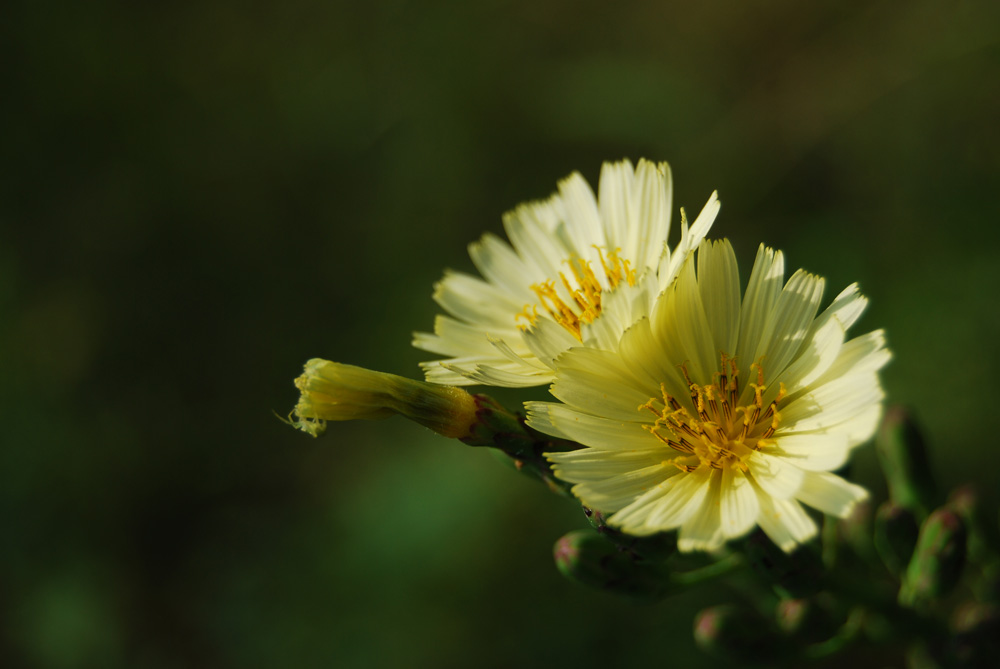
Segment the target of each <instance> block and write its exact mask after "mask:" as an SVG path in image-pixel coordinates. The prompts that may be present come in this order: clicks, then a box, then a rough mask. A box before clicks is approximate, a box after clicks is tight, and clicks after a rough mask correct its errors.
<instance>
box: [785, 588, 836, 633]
mask: <svg viewBox="0 0 1000 669" xmlns="http://www.w3.org/2000/svg"><path fill="white" fill-rule="evenodd" d="M835 609H836V602H834V601H832V598H831V597H829V596H826V593H820V594H819V595H817V596H815V597H810V598H809V599H782V600H781V601H780V602H778V606H777V607H776V608H775V610H774V616H775V622H776V623H777V625H778V629H779V630H781V631H782V632H783V633H785V634H787V635H789V636H795V637H796V638H797V639H798V640H800V641H802V642H804V643H817V642H819V641H823V640H825V639H827V638H829V637H830V636H831V635H833V634H834V633H836V631H837V629H838V627H839V625H838V623H837V620H836V616H835V613H834V611H835Z"/></svg>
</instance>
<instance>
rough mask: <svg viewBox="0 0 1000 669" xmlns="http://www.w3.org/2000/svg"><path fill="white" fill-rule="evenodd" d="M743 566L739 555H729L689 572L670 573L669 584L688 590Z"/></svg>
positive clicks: (742, 560) (743, 563) (744, 562)
mask: <svg viewBox="0 0 1000 669" xmlns="http://www.w3.org/2000/svg"><path fill="white" fill-rule="evenodd" d="M745 565H746V561H745V560H744V559H743V556H742V555H740V554H739V553H730V554H729V555H727V556H726V557H724V558H722V559H720V560H718V561H716V562H713V563H712V564H710V565H705V566H704V567H698V568H697V569H692V570H690V571H685V572H677V573H672V574H670V582H671V583H673V584H674V585H678V586H681V587H685V588H689V587H691V586H695V585H701V584H702V583H707V582H709V581H714V580H716V579H718V578H722V577H723V576H727V575H729V574H731V573H732V572H734V571H736V570H738V569H740V568H741V567H744V566H745Z"/></svg>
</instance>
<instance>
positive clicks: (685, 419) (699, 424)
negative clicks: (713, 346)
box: [639, 353, 786, 472]
mask: <svg viewBox="0 0 1000 669" xmlns="http://www.w3.org/2000/svg"><path fill="white" fill-rule="evenodd" d="M720 370H721V371H719V372H716V373H715V374H714V375H713V376H714V380H715V382H714V383H710V384H706V385H698V384H697V383H693V382H692V381H691V377H690V376H688V372H687V369H686V368H685V367H684V366H683V365H682V366H681V371H682V372H683V374H684V378H685V380H686V381H687V385H688V389H689V391H690V393H691V407H688V406H684V405H682V404H681V403H680V402H678V401H677V399H676V398H674V397H672V396H670V395H669V394H668V393H667V390H666V386H665V385H664V384H660V392H661V393H662V399H659V398H655V397H654V398H651V399H650V400H649V401H648V402H646V403H645V404H643V405H642V406H640V407H639V409H640V410H643V409H648V410H649V411H652V412H653V414H654V415H655V416H656V421H655V422H654V423H653V424H651V425H644V426H643V427H644V428H645V429H646V430H648V431H649V432H651V433H652V434H653V436H655V437H656V438H657V439H659V440H660V441H662V442H663V443H664V444H666V445H667V446H669V447H670V448H672V449H674V450H675V451H678V452H679V453H681V455H679V456H678V457H677V458H675V459H674V461H673V464H674V466H676V467H677V468H678V469H681V470H683V471H686V472H693V471H694V470H696V469H698V468H699V467H701V466H703V465H708V466H709V467H711V468H713V469H722V468H724V467H731V468H738V469H741V470H742V471H746V470H747V465H746V460H747V459H748V458H749V457H750V455H752V454H753V452H754V451H757V450H760V449H761V448H763V447H764V446H766V445H768V444H769V443H771V442H770V441H769V439H770V437H771V435H773V434H774V431H775V430H777V429H778V424H779V423H780V422H781V414H780V413H779V412H778V403H779V402H781V400H783V399H784V398H785V394H786V393H785V384H783V383H781V384H779V388H778V395H777V397H776V398H775V399H774V400H773V401H772V402H771V403H770V404H768V405H767V407H766V408H765V407H764V391H765V390H766V389H767V386H765V385H764V369H763V367H762V366H761V363H760V362H756V363H754V364H752V365H750V373H751V374H753V373H754V372H755V371H756V373H757V383H751V384H750V388H751V389H752V390H753V396H752V398H750V401H749V402H748V403H747V404H743V405H741V404H738V402H739V398H740V381H739V370H738V368H737V366H736V360H735V359H734V358H731V357H729V356H727V355H726V354H725V353H723V354H722V363H721V365H720ZM661 406H662V408H660V407H661ZM692 407H693V408H694V411H691V408H692Z"/></svg>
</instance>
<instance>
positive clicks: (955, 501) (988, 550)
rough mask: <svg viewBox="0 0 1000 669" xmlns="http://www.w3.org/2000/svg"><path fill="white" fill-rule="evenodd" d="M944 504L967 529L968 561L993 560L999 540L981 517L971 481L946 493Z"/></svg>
mask: <svg viewBox="0 0 1000 669" xmlns="http://www.w3.org/2000/svg"><path fill="white" fill-rule="evenodd" d="M946 506H947V507H948V508H949V509H951V510H952V511H954V512H955V513H957V514H958V515H959V516H961V517H962V520H964V521H965V527H966V529H967V530H968V531H969V562H973V563H976V564H984V563H989V562H992V561H993V556H994V555H995V554H996V552H997V551H996V550H995V549H997V548H1000V545H998V544H1000V542H998V537H997V534H996V532H995V531H994V530H993V528H992V527H990V526H989V524H988V523H987V522H986V519H985V518H983V509H982V503H981V500H980V495H979V490H978V489H977V487H976V486H975V484H972V483H966V484H965V485H961V486H959V487H957V488H955V489H954V490H952V491H951V493H950V494H949V495H948V501H947V503H946Z"/></svg>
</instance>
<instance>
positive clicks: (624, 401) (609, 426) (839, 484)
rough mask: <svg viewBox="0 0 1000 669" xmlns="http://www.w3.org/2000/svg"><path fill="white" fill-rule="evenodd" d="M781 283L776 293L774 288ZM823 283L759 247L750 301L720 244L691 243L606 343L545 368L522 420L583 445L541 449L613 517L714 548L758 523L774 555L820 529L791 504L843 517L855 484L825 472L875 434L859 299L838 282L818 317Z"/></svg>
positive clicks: (588, 500) (874, 381) (873, 346)
mask: <svg viewBox="0 0 1000 669" xmlns="http://www.w3.org/2000/svg"><path fill="white" fill-rule="evenodd" d="M782 284H784V285H782ZM823 287H824V280H823V279H822V278H820V277H817V276H814V275H812V274H809V273H807V272H805V271H803V270H799V271H797V272H796V273H795V274H793V275H792V277H791V278H790V279H789V280H788V282H787V283H784V260H783V257H782V254H781V252H775V251H773V250H771V249H768V248H765V247H763V246H761V248H760V250H759V252H758V253H757V259H756V262H755V264H754V268H753V271H752V273H751V276H750V280H749V285H748V286H747V290H746V294H745V295H744V296H743V298H742V300H741V298H740V280H739V272H738V269H737V266H736V258H735V255H734V253H733V250H732V248H731V246H730V244H729V242H728V241H721V242H702V243H701V246H700V248H699V250H698V254H697V271H696V264H695V256H693V255H692V256H691V257H690V258H688V259H687V260H686V261H685V262H684V263H683V267H682V268H681V269H680V271H679V273H678V276H677V279H676V281H674V282H673V283H672V284H671V285H670V286H669V287H667V289H666V290H665V291H664V292H663V293H662V294H660V295H659V296H658V297H657V298H656V299H655V301H654V302H653V305H652V308H651V310H650V312H649V315H648V317H646V318H639V319H638V320H637V321H635V322H634V324H633V325H632V326H631V327H629V328H628V329H627V330H626V331H625V332H624V334H623V335H622V336H621V337H620V339H619V340H618V341H617V342H615V344H614V345H613V346H610V347H604V348H594V347H591V348H587V347H577V348H573V349H571V350H569V351H567V352H565V353H563V354H562V355H561V356H560V357H559V358H558V360H557V361H556V372H555V374H556V379H555V383H554V384H553V386H552V394H553V395H554V396H555V397H556V398H557V399H559V400H561V402H562V403H549V402H532V403H529V404H528V408H529V420H528V422H529V425H531V426H532V427H534V428H536V429H538V430H541V431H542V432H546V433H548V434H551V435H554V436H558V437H562V438H565V439H570V440H574V441H578V442H580V443H581V444H583V445H585V446H586V448H584V449H582V450H578V451H572V452H568V453H553V454H550V455H549V459H550V461H551V462H552V463H553V470H554V472H555V474H556V476H558V477H560V478H562V479H563V480H566V481H569V482H572V483H575V484H576V485H575V486H574V487H573V492H574V494H576V495H577V496H578V497H579V498H580V499H581V500H582V501H583V502H584V504H586V505H587V506H590V507H594V508H597V509H600V510H601V511H603V512H605V513H611V512H613V515H611V516H610V518H609V521H608V522H609V524H610V525H612V526H614V527H617V528H619V529H621V530H622V531H624V532H627V533H630V534H636V535H648V534H652V533H655V532H660V531H665V530H673V529H679V535H678V543H679V547H680V549H681V550H687V551H690V550H713V549H716V548H718V547H720V546H721V545H722V544H723V542H724V541H725V540H727V539H732V538H735V537H739V536H741V535H743V534H745V533H746V532H748V531H749V530H750V529H751V528H753V527H754V526H755V525H759V526H760V527H761V528H762V529H763V530H764V532H766V533H767V535H768V536H769V537H770V538H771V539H772V540H773V541H774V542H775V543H776V544H777V545H779V546H780V547H781V548H782V549H784V550H785V551H790V550H792V549H793V548H794V547H795V546H796V545H797V544H798V543H801V542H804V541H806V540H808V539H810V538H811V537H812V536H814V535H815V533H816V525H815V523H814V522H813V520H812V519H811V518H810V517H809V515H808V514H807V513H806V512H805V510H804V509H803V508H802V505H801V503H805V504H807V505H809V506H812V507H814V508H816V509H819V510H820V511H823V512H824V513H828V514H832V515H835V516H840V517H843V516H846V515H847V514H848V513H849V512H850V511H851V509H852V507H853V506H854V504H855V503H856V502H857V501H859V500H861V499H864V498H865V497H866V495H867V493H866V491H865V490H864V489H863V488H861V487H859V486H857V485H854V484H852V483H849V482H847V481H845V480H844V479H842V478H840V477H839V476H836V475H834V474H832V473H830V472H831V471H832V470H835V469H837V468H839V467H841V466H842V465H843V464H844V463H845V462H846V461H847V459H848V456H849V454H850V452H851V449H853V448H854V447H855V446H858V445H859V444H861V443H863V442H864V441H866V440H867V439H869V438H870V437H871V436H872V434H873V433H874V431H875V429H876V426H877V424H878V421H879V417H880V415H881V409H882V398H883V391H882V388H881V385H880V383H879V378H878V374H877V372H878V370H879V369H880V368H881V367H882V366H883V365H885V363H886V362H887V361H888V360H889V357H890V354H889V351H888V350H887V349H885V348H884V345H885V337H884V335H883V333H882V332H881V331H876V332H871V333H869V334H866V335H862V336H860V337H856V338H854V339H850V340H847V341H845V333H846V330H847V329H848V328H849V327H850V326H851V325H852V324H853V323H854V322H855V321H856V320H857V318H858V317H859V316H860V315H861V312H862V311H863V310H864V308H865V305H866V303H867V300H866V299H865V298H864V297H862V296H861V295H860V294H859V292H858V288H857V285H852V286H849V287H848V288H847V289H846V290H844V291H843V292H842V293H841V294H840V295H839V296H837V298H836V299H835V300H834V301H833V304H831V305H830V306H829V307H828V308H827V309H826V310H825V311H823V312H822V313H820V314H819V315H817V312H818V310H819V306H820V302H821V300H822V294H823Z"/></svg>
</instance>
